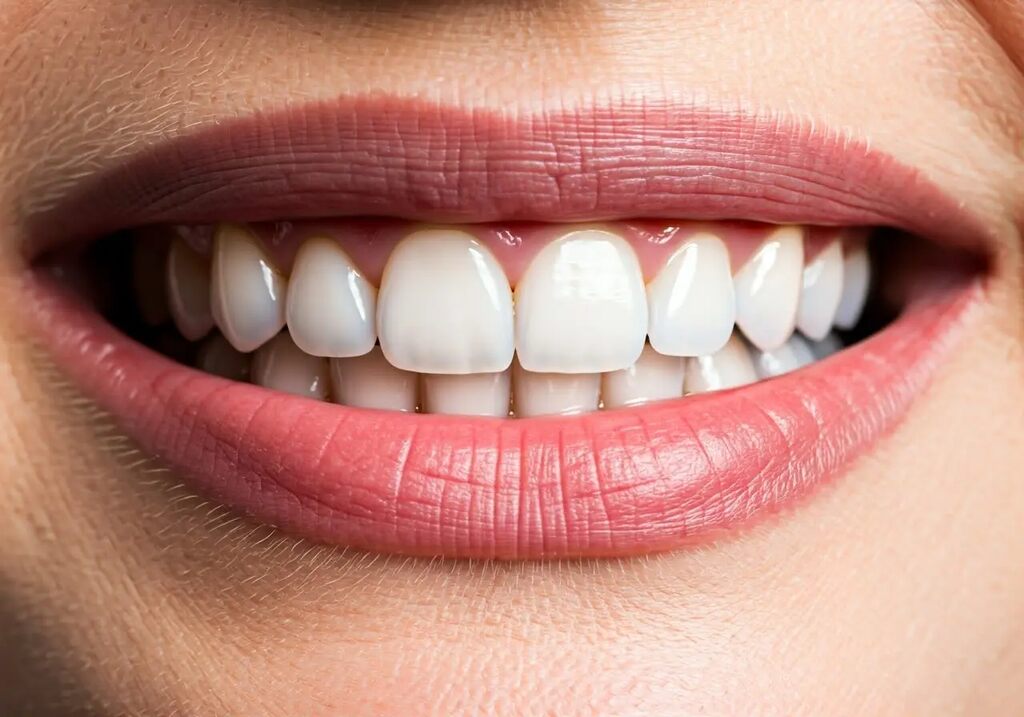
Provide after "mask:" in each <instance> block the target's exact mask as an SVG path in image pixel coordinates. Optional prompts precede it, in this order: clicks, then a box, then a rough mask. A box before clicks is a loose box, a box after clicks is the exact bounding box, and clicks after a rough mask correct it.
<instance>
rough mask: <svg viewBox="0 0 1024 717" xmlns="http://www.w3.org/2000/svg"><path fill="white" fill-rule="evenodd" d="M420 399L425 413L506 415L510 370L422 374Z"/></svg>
mask: <svg viewBox="0 0 1024 717" xmlns="http://www.w3.org/2000/svg"><path fill="white" fill-rule="evenodd" d="M422 380H423V383H422V401H423V411H424V412H425V413H445V414H448V415H454V416H495V417H506V416H508V409H509V401H510V398H511V392H512V376H511V371H510V370H509V371H502V372H501V373H471V374H465V375H462V376H454V375H451V374H424V375H423V377H422Z"/></svg>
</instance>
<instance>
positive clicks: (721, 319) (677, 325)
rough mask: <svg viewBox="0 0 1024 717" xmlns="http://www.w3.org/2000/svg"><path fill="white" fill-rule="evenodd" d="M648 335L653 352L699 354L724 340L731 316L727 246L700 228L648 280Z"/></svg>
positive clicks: (733, 302) (733, 314)
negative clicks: (653, 276) (650, 279)
mask: <svg viewBox="0 0 1024 717" xmlns="http://www.w3.org/2000/svg"><path fill="white" fill-rule="evenodd" d="M647 305H648V310H649V312H650V322H649V324H648V330H647V331H648V335H649V337H650V342H651V346H653V347H654V348H655V350H656V351H658V353H662V354H667V355H669V356H704V355H707V354H712V353H714V352H715V351H718V349H720V348H722V347H723V346H725V342H726V341H728V340H729V336H730V335H731V334H732V328H733V324H734V323H735V321H736V295H735V293H734V291H733V286H732V271H731V269H730V268H729V250H728V249H727V248H726V246H725V244H723V243H722V240H721V239H719V238H718V237H716V236H713V235H711V234H699V235H697V236H695V237H693V238H692V239H690V240H689V241H688V242H687V243H686V244H685V245H684V246H683V247H682V248H680V249H679V250H678V251H676V252H675V253H674V254H673V255H672V256H671V258H669V260H668V262H667V263H666V264H665V266H664V268H662V270H661V272H660V273H659V274H658V276H657V277H655V279H654V281H652V282H651V283H650V284H648V285H647Z"/></svg>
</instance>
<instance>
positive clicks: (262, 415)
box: [28, 100, 980, 558]
mask: <svg viewBox="0 0 1024 717" xmlns="http://www.w3.org/2000/svg"><path fill="white" fill-rule="evenodd" d="M315 213H326V214H332V215H338V214H354V213H359V214H392V215H398V216H404V217H410V218H430V219H438V218H444V219H461V220H466V219H474V220H483V219H545V220H552V221H554V220H566V219H573V218H597V217H602V218H610V217H613V216H636V215H644V214H645V215H659V216H676V217H689V218H722V217H728V218H739V219H761V220H772V221H782V220H788V221H802V222H816V223H824V224H828V223H847V224H872V223H888V224H895V225H897V226H901V227H904V228H907V229H910V230H914V231H919V232H921V233H926V234H928V235H929V236H935V237H946V238H950V239H951V238H952V237H953V236H954V235H955V236H956V237H958V238H959V239H960V240H962V239H963V237H965V236H966V237H978V236H980V232H979V230H978V229H977V227H976V226H975V224H974V223H973V221H972V220H971V218H970V217H968V216H966V215H964V214H962V213H961V212H960V211H959V210H957V209H956V207H955V203H953V202H952V201H950V200H949V199H948V198H947V197H945V196H944V195H942V194H941V193H940V192H938V191H937V190H936V189H935V188H934V187H933V186H931V185H930V184H928V183H927V182H926V181H925V180H924V179H922V178H921V177H920V176H919V175H918V174H917V173H916V172H914V171H913V170H910V169H908V168H905V167H902V166H901V165H898V164H897V163H896V162H895V161H893V160H892V159H890V158H888V157H886V156H884V155H880V154H877V153H875V152H872V151H869V150H867V149H865V148H864V147H861V146H858V145H855V144H852V143H850V142H848V141H847V140H843V141H839V140H838V139H837V138H836V137H834V136H830V135H818V134H814V133H812V132H810V131H807V130H804V129H802V128H800V127H798V126H785V125H783V124H781V123H779V122H774V121H773V122H766V121H763V120H758V119H756V118H754V119H751V118H743V117H726V116H723V115H709V114H694V113H689V112H686V111H683V110H676V109H673V108H668V107H665V108H650V107H645V108H629V107H620V108H616V109H614V110H602V111H597V112H593V113H576V114H573V115H571V116H561V117H552V116H545V117H537V118H528V117H527V118H524V117H519V118H517V119H516V120H514V121H513V120H509V119H502V118H501V117H500V116H498V115H491V114H484V113H479V112H478V113H465V112H460V111H456V110H452V109H443V108H436V107H433V108H432V107H426V106H423V105H417V104H414V103H404V102H397V101H370V100H360V101H346V102H343V103H341V104H334V105H329V104H320V105H313V106H306V107H302V108H297V109H294V110H289V111H286V112H283V113H280V114H275V115H262V116H259V117H256V118H253V119H250V120H245V121H238V122H235V123H231V124H228V125H225V126H222V127H217V128H214V129H213V130H210V131H208V132H206V133H203V134H200V135H197V136H195V137H192V138H185V139H181V140H178V141H176V142H173V143H171V144H168V145H165V146H162V147H158V148H156V149H155V150H153V151H152V152H151V153H149V154H147V155H144V156H142V157H139V158H138V159H137V160H136V161H134V162H132V163H130V164H128V165H127V166H125V167H123V168H121V169H119V170H116V171H115V172H113V173H112V174H110V175H109V176H107V177H104V178H102V179H101V180H100V181H99V182H98V183H95V184H93V185H90V186H88V187H86V188H85V189H83V191H82V192H81V194H79V195H78V196H77V197H75V198H73V199H72V200H71V201H70V202H69V203H67V204H66V205H65V206H62V207H60V208H59V211H58V212H57V213H54V214H52V215H50V216H48V217H41V218H39V224H38V226H39V227H40V228H42V227H44V226H45V227H47V229H46V231H43V230H42V229H40V231H38V232H36V235H37V239H36V242H37V243H36V244H35V246H36V248H37V249H38V248H39V247H42V246H50V245H53V243H54V242H57V241H61V240H63V241H66V240H68V238H69V237H75V236H85V235H88V234H92V233H95V232H100V231H106V230H108V229H112V228H116V227H117V226H127V225H134V224H139V223H146V222H152V221H158V220H159V221H180V222H184V221H212V220H216V219H249V220H264V219H274V218H281V217H298V216H311V215H313V214H315ZM68 216H74V218H75V224H76V226H75V227H72V226H70V224H69V223H68V221H67V220H65V219H64V217H68ZM28 295H29V298H30V301H29V305H30V307H31V309H32V312H33V314H34V315H35V316H34V318H35V324H36V325H37V326H38V327H40V330H41V331H43V332H44V334H45V338H46V340H47V342H48V344H49V345H50V346H51V350H52V352H53V353H54V355H55V357H56V358H57V359H58V361H59V362H60V363H61V364H62V365H63V367H64V370H65V371H66V372H67V373H68V375H69V376H70V377H72V378H73V379H74V380H75V381H76V382H77V383H78V384H79V385H80V387H81V388H82V389H84V390H85V391H87V392H88V393H89V394H90V395H92V396H93V397H94V398H95V400H96V401H97V403H98V404H99V405H101V406H102V407H104V408H105V409H107V410H108V411H110V412H111V413H112V414H113V415H114V416H115V417H116V418H117V420H118V421H119V422H120V424H121V426H122V427H123V429H124V430H125V431H127V432H128V433H129V434H131V435H132V436H133V437H134V438H135V439H136V440H137V441H138V442H139V443H140V444H141V445H142V446H143V447H144V448H145V449H146V450H147V451H149V452H151V453H153V454H155V455H157V456H159V457H160V458H161V459H163V460H165V461H166V462H168V463H169V464H170V465H172V466H173V467H174V468H175V469H176V470H177V471H178V472H179V473H180V474H181V475H182V476H183V478H184V479H186V480H187V481H189V483H190V484H191V485H192V486H193V487H194V488H195V489H196V490H198V491H200V492H202V493H204V494H206V495H209V496H211V497H213V498H215V499H217V500H220V501H222V502H223V503H225V504H227V505H229V506H232V507H234V508H235V509H236V510H238V511H240V512H242V513H244V514H246V515H248V516H249V517H251V518H254V519H256V520H259V521H262V522H266V523H269V524H272V525H275V526H278V527H280V528H282V529H284V530H286V531H288V532H290V533H293V534H297V535H300V536H304V537H307V538H311V539H314V540H317V541H322V542H328V543H334V544H343V545H352V546H355V547H359V548H365V549H370V550H379V551H388V552H399V553H407V554H418V555H446V556H454V557H500V558H542V557H563V556H575V555H627V554H635V553H641V552H646V551H653V550H665V549H671V548H674V547H678V546H680V545H683V544H685V543H687V542H689V541H692V540H696V539H700V538H702V537H706V536H708V535H709V534H711V533H714V532H715V531H720V530H725V529H728V528H731V527H734V526H737V525H741V524H743V523H746V522H747V521H749V520H750V519H752V518H753V517H755V516H757V515H762V514H765V513H768V512H771V511H773V510H776V509H779V508H781V507H783V506H785V505H787V504H790V503H793V502H795V501H798V500H799V499H801V498H802V497H803V496H805V495H806V494H807V493H808V492H809V491H810V490H811V489H812V488H813V487H814V486H816V485H817V484H820V483H822V482H823V481H825V480H827V479H828V478H830V477H832V476H833V475H835V474H836V473H837V472H838V471H839V470H840V469H841V468H842V467H843V466H844V465H846V464H848V463H849V462H850V461H851V460H852V459H853V458H855V457H856V456H857V455H859V454H860V453H861V452H863V451H864V450H866V449H868V448H869V447H870V446H871V445H872V444H873V443H874V442H875V441H876V440H877V439H878V438H879V437H880V436H882V435H884V434H885V433H886V432H887V431H888V430H890V429H891V428H892V427H893V426H894V425H895V423H896V422H897V421H898V419H899V418H900V417H901V416H902V415H904V414H905V412H906V410H907V408H908V407H909V405H910V403H911V400H912V398H913V397H914V396H915V395H916V394H917V393H919V392H920V391H921V390H922V388H923V387H924V386H925V385H926V383H927V381H928V379H929V378H930V376H931V375H932V373H933V370H934V368H935V367H936V365H937V364H938V362H939V359H940V358H941V356H942V354H943V352H944V350H945V349H946V348H947V347H948V346H949V344H950V342H951V339H952V338H953V337H955V335H956V334H957V329H958V328H959V327H960V326H962V324H963V322H964V319H965V318H966V317H967V316H968V315H969V314H970V308H971V307H972V306H973V305H974V304H975V300H976V298H977V296H978V291H977V285H976V284H975V283H974V282H972V281H970V280H966V279H954V280H951V281H950V282H949V283H947V284H944V285H943V286H941V287H939V288H934V289H930V290H925V291H919V292H917V294H916V295H915V297H914V299H913V301H912V302H911V305H910V306H909V307H908V309H907V311H906V312H905V313H904V315H903V316H902V317H901V318H900V319H898V320H897V321H896V322H895V323H894V324H893V325H891V326H890V327H888V328H887V329H885V330H884V331H883V332H881V333H880V334H878V335H877V336H875V337H873V338H872V339H870V340H868V341H866V342H864V343H862V344H859V345H858V346H856V347H855V348H853V349H852V350H850V351H847V352H844V353H842V354H840V355H838V356H835V357H833V358H831V359H829V360H827V361H824V362H821V363H819V364H817V365H815V366H813V367H810V368H809V369H805V370H803V371H800V372H798V373H797V374H793V375H790V376H787V377H784V378H781V379H776V380H773V381H768V382H764V383H760V384H756V385H753V386H749V387H746V388H743V389H739V390H736V391H729V392H724V393H721V394H711V395H705V396H699V397H690V398H686V399H683V400H680V401H671V402H665V403H662V404H654V405H651V406H647V407H644V408H640V409H630V410H622V411H609V412H606V413H597V414H592V415H586V416H582V417H573V418H548V419H524V420H517V421H501V420H493V419H473V418H452V417H443V416H425V415H405V414H398V413H386V412H375V411H365V410H359V409H351V408H346V407H342V406H337V405H333V404H323V403H316V402H312V401H306V400H303V399H298V398H295V397H292V396H287V395H283V394H277V393H274V392H271V391H268V390H265V389H262V388H259V387H255V386H249V385H244V384H236V383H231V382H228V381H225V380H223V379H219V378H216V377H213V376H209V375H205V374H202V373H199V372H196V371H194V370H191V369H188V368H185V367H183V366H180V365H177V364H174V363H172V362H170V361H169V360H167V359H165V358H163V357H161V356H159V355H157V354H154V353H153V352H151V351H149V350H148V349H145V348H143V347H142V346H140V345H138V344H136V343H134V342H133V341H131V340H130V339H128V338H126V337H124V336H123V335H121V334H119V333H118V332H117V331H116V330H115V329H114V328H112V327H111V326H109V325H108V324H106V323H105V322H104V321H103V320H102V319H100V317H98V316H97V315H96V314H95V313H94V312H92V311H91V310H89V309H87V308H85V307H83V306H81V305H79V304H78V303H76V301H75V300H74V299H71V298H70V297H68V296H67V295H66V293H65V292H63V291H61V290H60V289H59V288H58V287H55V286H53V285H52V283H50V282H49V281H48V280H46V279H43V278H42V277H41V276H40V275H39V274H37V273H33V274H32V277H31V279H30V280H29V286H28Z"/></svg>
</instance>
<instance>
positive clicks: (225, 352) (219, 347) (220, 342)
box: [196, 333, 252, 381]
mask: <svg viewBox="0 0 1024 717" xmlns="http://www.w3.org/2000/svg"><path fill="white" fill-rule="evenodd" d="M251 360H252V358H251V356H250V355H249V354H243V353H242V352H241V351H238V350H237V349H236V348H235V347H234V346H232V345H231V344H230V343H228V340H227V339H226V338H224V337H223V336H221V335H220V334H219V333H215V334H213V335H212V336H210V337H209V338H207V339H206V341H204V342H203V345H202V346H200V347H199V353H198V355H197V357H196V367H197V368H198V369H199V370H201V371H205V372H206V373H212V374H213V375H215V376H220V377H221V378H227V379H231V380H232V381H248V380H249V364H250V362H251Z"/></svg>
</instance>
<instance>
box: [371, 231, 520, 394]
mask: <svg viewBox="0 0 1024 717" xmlns="http://www.w3.org/2000/svg"><path fill="white" fill-rule="evenodd" d="M377 333H378V335H379V336H380V345H381V348H382V349H383V351H384V355H385V356H386V357H387V359H388V361H389V362H390V363H391V364H392V365H394V366H396V367H398V368H402V369H405V370H408V371H417V372H419V373H443V374H469V373H492V372H498V371H504V370H505V369H507V368H508V367H509V365H510V364H511V362H512V354H513V352H514V350H515V344H514V335H513V315H512V290H511V288H510V287H509V283H508V279H507V278H506V277H505V272H504V271H503V270H502V268H501V266H500V265H499V264H498V262H497V260H496V259H495V258H494V256H493V255H492V254H491V252H490V251H489V250H488V249H487V248H486V247H485V246H484V245H483V244H482V243H481V242H480V241H479V240H477V239H476V238H475V237H473V236H472V235H471V234H467V233H466V232H462V231H456V230H452V229H425V230H421V231H418V232H415V233H413V234H411V235H410V236H408V237H406V239H404V240H403V241H402V242H401V243H400V244H399V245H398V246H397V247H395V250H394V251H393V252H392V253H391V256H390V257H389V259H388V263H387V266H386V267H385V269H384V277H383V279H382V281H381V287H380V295H379V297H378V301H377Z"/></svg>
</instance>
